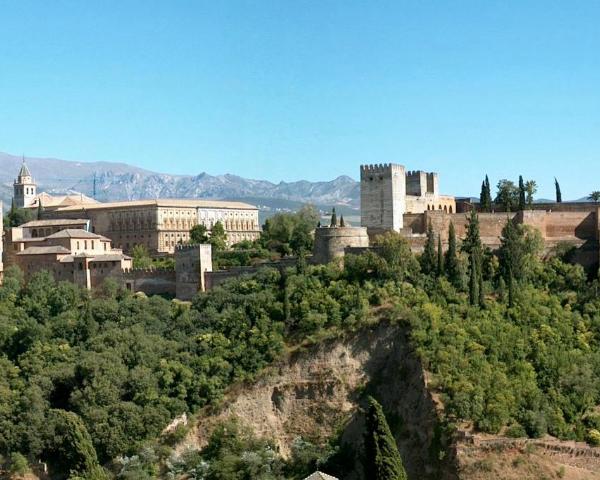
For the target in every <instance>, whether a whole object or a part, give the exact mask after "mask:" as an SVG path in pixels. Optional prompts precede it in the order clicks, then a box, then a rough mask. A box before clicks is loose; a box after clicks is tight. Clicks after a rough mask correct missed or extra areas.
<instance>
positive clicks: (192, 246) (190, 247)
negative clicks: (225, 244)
mask: <svg viewBox="0 0 600 480" xmlns="http://www.w3.org/2000/svg"><path fill="white" fill-rule="evenodd" d="M202 245H208V244H206V243H188V244H185V245H184V244H178V245H175V250H179V251H185V250H198V247H201V246H202Z"/></svg>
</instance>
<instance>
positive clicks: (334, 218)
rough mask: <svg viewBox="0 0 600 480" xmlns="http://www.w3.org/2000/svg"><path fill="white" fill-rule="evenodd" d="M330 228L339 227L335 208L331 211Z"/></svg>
mask: <svg viewBox="0 0 600 480" xmlns="http://www.w3.org/2000/svg"><path fill="white" fill-rule="evenodd" d="M329 226H330V227H337V226H338V221H337V214H336V213H335V207H333V210H332V211H331V222H330V223H329Z"/></svg>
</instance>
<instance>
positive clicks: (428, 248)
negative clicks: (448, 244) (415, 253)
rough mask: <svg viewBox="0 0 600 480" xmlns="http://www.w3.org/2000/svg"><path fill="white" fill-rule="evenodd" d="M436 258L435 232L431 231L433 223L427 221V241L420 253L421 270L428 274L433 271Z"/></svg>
mask: <svg viewBox="0 0 600 480" xmlns="http://www.w3.org/2000/svg"><path fill="white" fill-rule="evenodd" d="M436 266H437V259H436V253H435V234H434V233H433V225H432V224H431V222H429V225H428V226H427V241H426V242H425V248H424V250H423V254H422V255H421V270H422V271H423V273H426V274H428V275H430V274H432V273H435V271H436Z"/></svg>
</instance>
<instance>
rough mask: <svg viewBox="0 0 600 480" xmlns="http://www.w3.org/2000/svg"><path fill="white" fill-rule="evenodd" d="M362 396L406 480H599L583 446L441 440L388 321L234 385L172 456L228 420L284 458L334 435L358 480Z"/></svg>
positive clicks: (431, 401) (464, 435)
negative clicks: (382, 420)
mask: <svg viewBox="0 0 600 480" xmlns="http://www.w3.org/2000/svg"><path fill="white" fill-rule="evenodd" d="M367 394H371V395H373V396H374V397H376V398H377V399H378V400H379V401H380V402H381V403H382V405H383V407H384V410H385V413H386V416H387V419H388V423H389V424H390V427H391V428H392V431H393V432H394V435H395V437H396V441H397V443H398V448H399V450H400V453H401V455H402V460H403V462H404V465H405V468H406V470H407V473H408V477H409V479H411V480H413V479H414V480H417V479H418V480H423V479H442V480H446V479H448V480H450V479H452V480H454V479H457V480H458V479H460V480H497V479H499V478H503V479H504V478H505V479H514V480H517V479H519V480H534V479H543V478H545V479H550V478H567V479H573V480H583V479H588V480H594V479H598V480H600V449H598V448H591V447H588V446H587V445H585V444H577V443H574V442H560V441H558V440H556V439H552V438H546V439H537V440H533V439H532V440H528V439H516V440H515V439H507V438H503V437H495V436H490V435H487V436H486V435H473V434H472V433H470V432H468V431H459V432H458V433H457V434H455V435H453V437H452V438H447V437H445V435H444V433H443V429H442V428H441V425H440V423H439V421H438V417H439V413H440V412H441V411H442V409H443V406H442V405H441V404H440V403H439V402H438V401H436V396H435V394H434V393H432V390H431V389H430V388H429V386H428V383H427V372H425V371H424V370H423V368H422V365H421V363H420V362H419V360H418V357H417V355H416V354H415V352H414V351H413V350H412V349H411V347H410V345H409V342H408V338H407V331H406V330H405V329H404V328H403V327H401V326H397V325H389V324H386V323H385V322H382V323H380V324H379V325H377V326H374V327H372V328H370V329H364V330H362V331H360V332H359V333H357V334H355V335H352V336H350V337H348V338H345V339H337V340H329V341H325V342H323V343H321V344H318V345H314V346H312V347H308V348H305V349H303V350H302V351H297V352H295V353H293V354H290V355H289V356H288V358H286V359H283V360H281V361H280V362H279V363H278V364H277V365H275V366H274V367H272V368H271V369H270V370H269V371H268V372H265V374H264V375H263V377H262V378H261V379H260V380H258V381H257V382H255V383H254V384H252V385H248V386H237V387H236V388H234V389H233V390H232V391H230V392H229V394H228V396H227V398H226V401H225V402H224V403H223V406H222V407H220V408H219V409H218V410H217V411H205V412H203V413H202V414H201V415H200V416H199V420H198V422H197V424H196V425H195V427H194V428H193V429H192V431H191V432H190V434H189V436H188V438H187V439H186V440H185V442H184V443H183V444H182V445H180V447H179V448H180V449H182V450H183V449H185V448H187V447H189V446H192V447H194V448H198V447H202V446H204V445H206V443H207V441H208V438H209V436H210V434H211V432H212V430H213V428H214V426H215V425H216V424H217V423H219V422H220V421H223V420H225V419H226V418H229V417H231V416H235V417H237V418H238V419H239V420H240V421H241V422H242V423H244V424H246V425H248V426H250V427H251V428H252V429H253V430H254V431H255V433H257V434H258V435H259V436H263V437H265V438H269V439H272V440H274V441H275V443H276V445H277V447H278V449H279V451H280V453H281V454H282V455H283V456H288V455H289V454H290V446H291V445H292V442H293V441H294V439H295V438H297V437H302V438H304V439H309V440H310V441H312V442H313V443H314V442H317V443H322V444H325V443H326V441H327V440H328V439H329V438H330V437H332V436H334V435H336V434H337V433H338V432H339V431H340V429H341V430H342V431H343V433H342V437H341V438H342V442H345V443H347V444H348V445H350V446H351V448H352V449H353V450H354V452H355V453H356V455H355V457H354V458H355V465H354V473H352V474H350V475H348V476H343V477H342V478H343V479H344V480H363V472H362V466H361V463H360V454H361V452H362V436H363V432H364V418H363V414H362V407H363V406H364V404H365V402H364V400H365V398H366V396H367Z"/></svg>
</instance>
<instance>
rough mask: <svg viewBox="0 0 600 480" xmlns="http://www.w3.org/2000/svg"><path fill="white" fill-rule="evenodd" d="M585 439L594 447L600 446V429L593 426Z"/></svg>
mask: <svg viewBox="0 0 600 480" xmlns="http://www.w3.org/2000/svg"><path fill="white" fill-rule="evenodd" d="M585 439H586V441H587V442H588V443H589V444H590V445H592V446H593V447H599V446H600V431H598V430H596V429H595V428H592V429H591V430H589V431H588V432H587V435H586V438H585Z"/></svg>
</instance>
